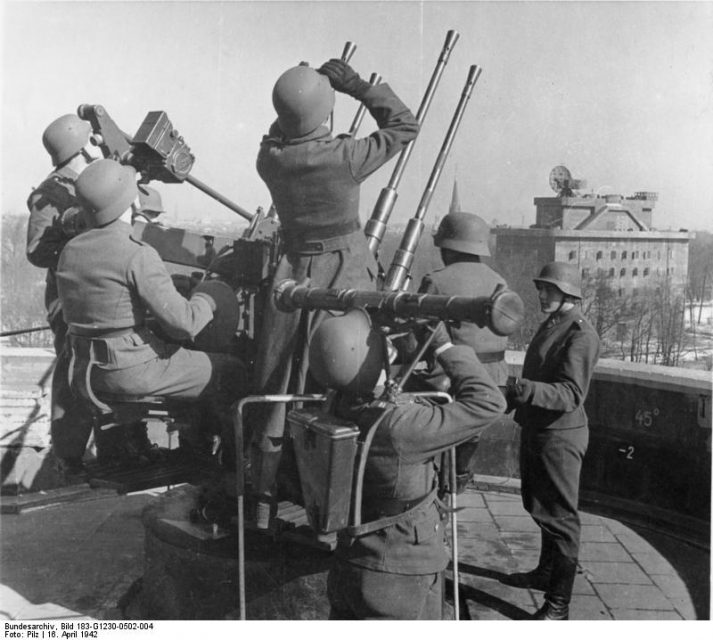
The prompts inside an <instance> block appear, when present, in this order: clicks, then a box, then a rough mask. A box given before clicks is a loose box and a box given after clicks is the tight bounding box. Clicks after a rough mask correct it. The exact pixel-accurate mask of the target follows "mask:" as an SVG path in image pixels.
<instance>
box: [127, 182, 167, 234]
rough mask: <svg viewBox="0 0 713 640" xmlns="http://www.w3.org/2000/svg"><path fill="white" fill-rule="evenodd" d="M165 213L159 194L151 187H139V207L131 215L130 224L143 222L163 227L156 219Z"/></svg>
mask: <svg viewBox="0 0 713 640" xmlns="http://www.w3.org/2000/svg"><path fill="white" fill-rule="evenodd" d="M162 213H166V210H165V209H164V208H163V202H162V201H161V194H160V193H159V192H158V191H156V189H154V188H153V187H147V186H146V185H139V206H138V207H137V208H136V210H135V211H134V213H133V216H132V219H131V222H132V223H133V222H144V223H146V224H157V225H161V226H163V223H162V222H161V221H160V220H158V217H159V216H160V215H161V214H162Z"/></svg>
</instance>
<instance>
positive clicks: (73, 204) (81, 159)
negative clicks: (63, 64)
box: [27, 114, 101, 481]
mask: <svg viewBox="0 0 713 640" xmlns="http://www.w3.org/2000/svg"><path fill="white" fill-rule="evenodd" d="M90 134H91V127H90V125H89V123H88V122H86V121H85V120H81V119H80V118H79V117H77V116H76V115H73V114H67V115H64V116H61V117H59V118H57V119H56V120H54V121H53V122H51V123H50V124H49V125H48V126H47V128H46V129H45V130H44V133H43V134H42V144H43V145H44V147H45V149H46V150H47V153H49V155H50V157H51V158H52V164H53V166H54V170H53V171H52V173H50V174H49V176H47V178H46V179H45V180H44V181H43V182H42V184H40V186H39V187H37V188H36V189H33V190H32V193H31V194H30V197H29V198H28V200H27V207H28V209H29V211H30V217H29V220H28V225H27V259H28V260H29V261H30V263H32V264H33V265H34V266H36V267H40V268H42V269H47V277H46V287H45V307H46V309H47V319H48V321H49V325H50V328H51V329H52V333H53V334H54V349H55V353H56V355H57V363H56V366H55V370H54V373H53V375H52V408H51V427H50V429H51V434H52V450H53V452H54V455H55V456H56V457H57V459H58V462H59V465H60V470H61V472H62V473H63V475H64V476H65V479H66V480H68V481H71V480H73V479H81V478H82V477H83V476H84V475H85V472H84V463H83V462H82V457H83V455H84V452H85V449H86V446H87V441H88V439H89V435H90V433H91V430H92V419H91V416H90V415H89V414H88V413H87V412H86V411H85V410H84V409H83V408H82V407H81V406H78V405H77V403H76V402H75V401H74V399H73V398H72V395H71V393H70V390H69V385H68V384H67V370H68V366H69V358H68V357H67V355H66V352H65V349H64V343H65V337H66V334H67V325H66V324H65V322H64V320H63V318H62V309H61V305H60V301H59V298H58V296H57V282H56V277H55V270H56V268H57V261H58V260H59V255H60V253H61V251H62V249H63V248H64V246H65V244H66V243H67V241H68V240H69V239H70V238H71V237H73V236H74V235H76V233H78V232H79V231H80V230H81V229H82V228H83V226H84V224H85V222H86V221H85V220H84V217H83V216H84V213H83V212H82V211H81V209H79V208H78V206H77V205H78V201H77V198H76V195H75V182H76V180H77V178H78V177H79V175H81V173H82V172H83V171H84V169H86V168H87V166H89V164H90V163H91V162H93V161H94V160H96V159H97V158H98V157H101V154H100V153H99V151H98V149H97V147H94V146H93V145H91V144H90V142H89V136H90Z"/></svg>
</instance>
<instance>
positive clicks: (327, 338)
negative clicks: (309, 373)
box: [309, 309, 506, 620]
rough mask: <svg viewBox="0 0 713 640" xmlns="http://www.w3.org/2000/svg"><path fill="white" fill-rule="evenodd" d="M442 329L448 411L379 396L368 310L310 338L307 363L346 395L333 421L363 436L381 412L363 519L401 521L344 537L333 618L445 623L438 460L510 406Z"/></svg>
mask: <svg viewBox="0 0 713 640" xmlns="http://www.w3.org/2000/svg"><path fill="white" fill-rule="evenodd" d="M436 331H437V333H436V336H434V341H433V343H432V347H431V348H432V349H433V353H434V354H435V357H436V358H437V359H438V362H439V364H440V365H441V366H442V367H443V371H444V372H445V375H446V376H448V378H449V379H450V382H451V385H450V386H451V392H452V394H453V396H454V402H453V403H451V404H447V405H435V404H431V403H430V402H428V401H426V400H423V399H421V400H415V401H408V400H407V399H404V400H403V402H399V400H398V399H397V400H396V402H386V401H383V400H378V399H376V398H375V396H374V387H375V385H376V383H377V380H378V378H379V375H380V372H381V368H382V367H383V365H384V343H383V340H382V336H380V335H378V334H377V333H376V332H375V331H373V330H372V328H371V324H370V322H369V317H368V316H367V314H366V313H365V312H364V311H362V310H361V309H355V310H352V311H350V312H348V313H347V314H346V315H344V316H341V317H333V318H328V319H326V320H325V321H324V322H323V323H322V324H321V325H320V327H319V328H318V329H317V330H316V331H315V334H314V336H313V339H312V343H311V345H310V353H309V356H310V367H311V370H313V371H314V372H315V375H319V377H320V381H321V382H322V383H323V384H325V385H326V386H328V387H331V388H334V389H337V390H338V391H339V394H338V398H337V401H336V409H335V413H336V415H337V416H338V417H340V418H344V419H347V420H350V421H352V422H353V423H355V424H356V425H357V426H358V427H359V428H360V429H361V430H362V433H364V432H365V431H366V430H368V429H369V428H370V427H371V426H372V425H373V424H374V421H375V420H376V419H378V418H379V416H382V417H381V422H380V423H379V425H378V427H377V428H376V431H375V435H374V438H373V441H372V444H371V447H370V449H369V453H368V457H367V462H366V469H365V474H364V483H363V508H362V522H364V523H369V522H372V521H375V520H380V519H382V518H385V517H389V516H397V515H398V516H402V517H400V518H399V520H398V521H397V522H391V523H390V524H387V525H386V526H384V527H382V528H378V529H376V530H374V531H372V532H370V533H366V534H364V535H358V534H357V537H354V538H353V537H350V535H348V534H347V533H346V532H345V531H342V532H340V533H339V534H338V543H337V549H336V552H335V561H334V564H333V566H332V568H331V570H330V573H329V578H328V595H329V601H330V604H331V613H330V618H331V619H335V620H354V619H364V620H367V619H368V620H386V619H390V620H438V619H441V617H442V608H443V604H442V600H443V571H444V569H445V568H446V566H447V564H448V554H447V551H446V547H445V524H444V513H443V509H442V507H441V506H440V503H439V501H438V500H437V490H438V486H437V485H438V474H437V471H436V464H437V459H438V458H439V457H440V454H442V453H443V452H444V451H446V450H447V449H449V448H450V447H452V446H454V445H457V444H460V443H462V442H466V441H468V440H470V439H472V438H473V437H474V436H476V435H477V434H478V432H479V431H480V430H481V429H483V428H485V427H487V425H489V424H490V423H491V422H492V421H493V420H495V419H497V418H498V417H499V416H500V415H502V414H503V412H504V410H505V407H506V404H505V398H504V396H503V394H502V393H501V392H500V390H499V389H498V388H497V386H496V385H495V384H494V383H493V381H492V379H491V378H490V376H489V375H488V374H487V372H486V371H485V368H484V366H483V365H482V364H481V363H480V362H479V361H478V358H477V357H476V355H475V352H474V351H473V350H472V349H471V348H470V347H466V346H454V345H453V344H452V343H451V342H450V337H449V336H448V333H447V332H446V331H445V329H444V328H443V326H442V325H440V326H439V327H438V328H437V329H436ZM375 526H378V524H377V525H375Z"/></svg>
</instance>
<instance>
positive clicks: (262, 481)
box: [250, 447, 282, 529]
mask: <svg viewBox="0 0 713 640" xmlns="http://www.w3.org/2000/svg"><path fill="white" fill-rule="evenodd" d="M281 457H282V451H262V450H260V449H258V448H257V447H252V448H251V450H250V477H251V479H252V493H253V497H254V499H255V526H256V527H257V528H258V529H269V528H270V521H271V520H272V517H273V516H274V515H275V512H276V507H277V505H276V504H275V500H274V495H273V494H274V487H275V481H276V479H277V468H278V466H279V465H280V458H281Z"/></svg>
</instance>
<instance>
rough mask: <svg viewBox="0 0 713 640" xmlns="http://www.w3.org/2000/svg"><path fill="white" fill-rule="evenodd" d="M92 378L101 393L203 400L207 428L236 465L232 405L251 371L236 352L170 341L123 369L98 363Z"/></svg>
mask: <svg viewBox="0 0 713 640" xmlns="http://www.w3.org/2000/svg"><path fill="white" fill-rule="evenodd" d="M91 384H92V388H93V389H94V391H95V392H99V393H101V392H102V391H104V392H109V393H112V394H118V395H122V394H124V395H138V396H145V395H155V396H163V397H167V398H176V399H183V400H196V401H198V402H200V403H201V405H202V406H203V408H204V414H203V417H204V418H207V419H209V420H212V421H213V422H214V424H213V425H212V426H209V430H210V431H211V432H212V434H216V435H220V437H221V439H222V441H223V447H222V450H223V453H224V458H223V462H224V463H225V465H226V466H228V467H229V468H234V466H235V455H234V451H235V439H234V437H235V436H234V430H233V423H232V414H231V405H232V403H233V402H235V401H236V400H237V399H238V398H239V397H241V396H243V395H245V393H246V389H247V373H246V371H245V367H244V366H243V364H242V362H241V361H240V360H239V359H238V358H236V357H234V356H230V355H227V354H221V353H206V352H203V351H193V350H190V349H184V348H182V347H178V346H177V345H169V344H166V345H165V351H164V352H163V353H162V354H161V355H160V356H159V355H158V354H157V357H155V358H153V359H151V360H149V361H148V362H142V363H140V364H136V365H134V366H128V367H124V368H120V369H107V368H101V366H100V365H99V366H96V365H95V366H94V367H93V370H92V375H91ZM208 435H211V434H208Z"/></svg>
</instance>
